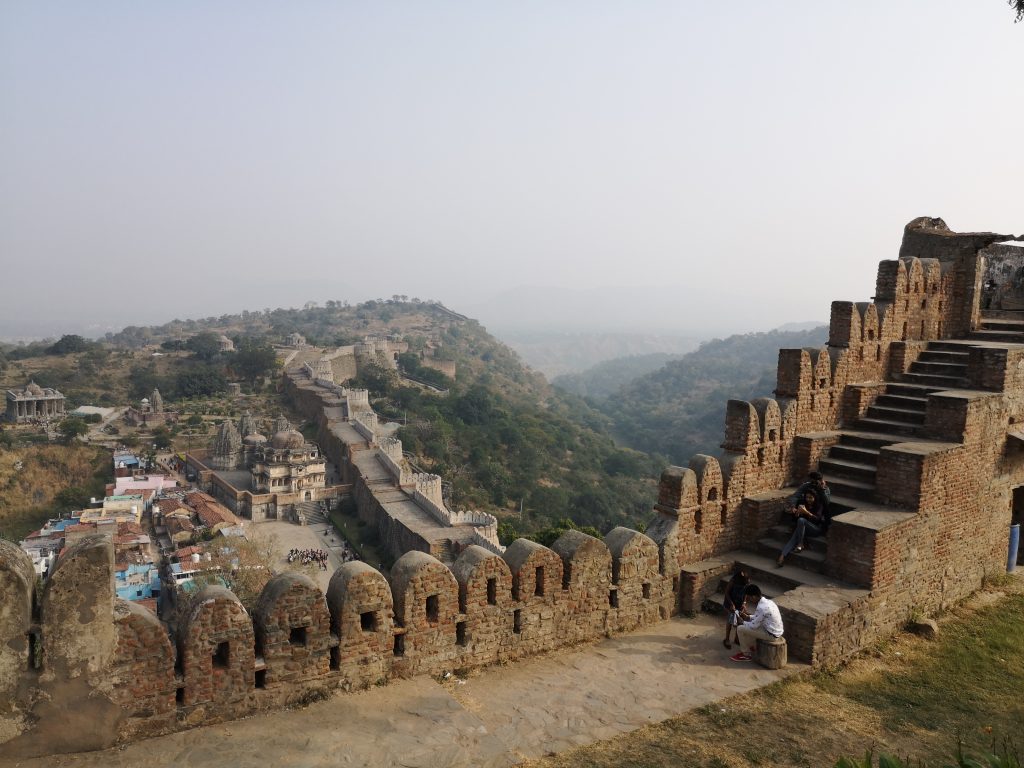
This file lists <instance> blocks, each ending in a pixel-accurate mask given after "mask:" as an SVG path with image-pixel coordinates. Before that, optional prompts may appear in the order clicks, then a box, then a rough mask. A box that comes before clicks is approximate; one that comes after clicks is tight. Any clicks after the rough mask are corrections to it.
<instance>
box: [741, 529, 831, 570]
mask: <svg viewBox="0 0 1024 768" xmlns="http://www.w3.org/2000/svg"><path fill="white" fill-rule="evenodd" d="M787 541H789V536H787V537H786V538H784V539H779V538H775V537H774V536H773V537H766V538H763V539H758V540H757V550H756V552H757V554H759V555H761V556H762V557H769V558H771V559H772V560H775V559H777V558H778V556H779V555H781V554H782V548H783V547H784V546H786V542H787ZM810 541H811V537H810V536H808V537H806V538H805V539H804V547H805V548H804V549H803V550H802V551H800V552H796V551H794V552H790V553H789V555H787V556H786V560H785V562H786V565H792V566H796V567H797V568H802V569H804V570H805V571H811V572H813V573H821V572H822V571H823V569H824V568H825V553H824V552H815V551H814V550H812V549H809V548H807V545H808V544H809V543H810Z"/></svg>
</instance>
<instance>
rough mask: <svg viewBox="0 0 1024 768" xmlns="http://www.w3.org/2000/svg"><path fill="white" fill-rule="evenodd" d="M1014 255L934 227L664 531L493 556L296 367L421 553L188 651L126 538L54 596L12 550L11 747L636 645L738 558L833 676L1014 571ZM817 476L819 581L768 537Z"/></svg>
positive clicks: (336, 397)
mask: <svg viewBox="0 0 1024 768" xmlns="http://www.w3.org/2000/svg"><path fill="white" fill-rule="evenodd" d="M1006 239H1008V238H1007V236H1002V235H993V234H991V233H980V234H968V235H956V234H955V233H951V232H949V230H948V229H947V228H945V225H944V224H943V223H942V222H941V220H933V219H919V220H915V221H914V222H911V224H909V225H908V227H907V231H906V233H905V237H904V242H903V247H902V249H901V254H900V258H899V259H898V260H895V261H886V262H882V264H881V265H880V267H879V270H878V282H877V289H876V296H875V300H874V301H873V302H871V303H863V304H854V303H850V302H836V303H834V304H833V305H832V321H831V329H830V338H829V344H828V346H827V348H823V349H820V350H806V349H802V350H782V351H781V352H780V355H779V368H778V379H777V386H776V391H775V397H774V398H761V399H758V400H754V401H752V402H744V401H735V400H734V401H730V402H729V404H728V408H727V413H726V424H725V438H724V441H723V444H722V453H721V455H720V458H716V457H714V456H711V455H706V454H701V455H698V456H695V457H694V458H693V459H692V460H691V461H690V463H689V466H687V467H669V468H668V469H667V470H666V471H665V472H664V473H663V475H662V477H661V483H660V486H659V494H658V500H657V504H656V505H655V510H654V511H655V518H654V520H653V521H652V522H651V524H650V525H649V527H648V528H647V535H644V534H641V533H638V532H636V531H632V530H628V529H624V528H616V529H615V530H613V531H611V532H609V533H608V535H607V536H605V537H604V540H599V539H595V538H592V537H590V536H587V535H585V534H583V533H580V532H578V531H570V532H568V533H566V534H565V535H564V536H562V537H561V538H560V539H559V540H558V541H557V542H555V543H554V545H553V546H552V547H551V548H550V549H549V548H546V547H543V546H541V545H540V544H537V543H535V542H531V541H527V540H525V539H519V540H517V541H515V542H513V543H512V544H511V545H510V546H509V547H508V548H507V549H505V550H504V551H503V552H500V553H499V552H497V551H494V549H496V547H493V546H492V548H491V549H488V548H485V547H484V546H476V545H474V543H473V542H474V541H477V539H474V538H473V537H474V536H477V537H481V538H482V539H483V540H482V541H481V543H483V544H486V545H493V544H494V542H492V541H490V539H489V538H487V534H489V533H490V531H489V529H488V527H487V525H479V523H484V524H486V523H488V520H487V518H486V517H484V516H482V514H480V513H453V512H450V511H448V510H447V509H446V508H444V504H443V499H442V498H441V493H440V487H439V486H440V478H437V477H436V476H429V475H428V476H424V475H417V474H415V473H413V472H411V470H410V469H409V468H408V466H407V462H406V461H405V459H404V458H403V456H402V451H401V444H400V442H399V441H397V440H391V439H389V438H382V439H381V440H380V444H379V445H378V444H376V443H375V442H374V439H375V438H374V437H368V436H367V432H371V433H373V434H374V435H375V434H376V427H377V425H376V424H374V425H373V427H374V429H373V430H368V429H366V428H367V427H368V426H369V425H368V424H366V423H365V422H364V421H362V419H360V423H361V424H362V426H363V427H364V429H363V430H360V429H359V428H358V426H357V425H356V424H354V423H353V420H352V417H353V415H354V413H355V412H356V411H359V412H364V411H365V412H370V411H367V409H368V407H369V405H368V402H367V403H366V404H365V407H364V404H363V403H362V401H361V398H362V395H361V394H359V393H358V392H357V391H352V393H351V394H350V393H349V391H346V390H344V388H342V387H339V386H337V385H336V384H333V383H331V382H328V381H322V382H317V380H316V379H310V378H309V376H306V375H303V374H295V375H291V374H289V375H288V376H286V387H287V388H288V391H289V394H290V395H291V397H292V398H293V400H294V401H295V403H296V404H297V406H298V407H299V408H301V409H302V410H303V411H304V412H305V413H306V415H307V417H309V418H311V419H314V420H315V421H316V422H317V424H318V425H319V429H320V446H321V449H322V450H323V451H324V453H325V454H327V455H328V456H330V457H331V459H332V460H333V461H334V462H335V463H336V464H337V465H338V466H339V467H340V469H341V471H342V474H343V477H344V480H345V482H346V483H350V484H352V488H353V493H354V495H355V497H356V500H357V506H358V509H359V514H360V515H361V516H362V517H363V518H364V519H366V520H367V521H368V522H371V523H372V524H374V525H375V526H376V527H377V530H378V531H379V532H380V533H381V535H382V536H383V537H384V538H385V540H386V541H388V542H389V543H390V545H391V546H393V547H396V548H398V549H400V550H402V551H405V554H404V555H402V557H400V558H399V559H398V561H397V562H396V563H395V565H394V567H393V568H392V569H391V574H390V580H389V579H386V578H385V577H384V576H383V575H382V574H381V573H379V572H378V571H376V570H374V569H373V568H371V567H370V566H369V565H367V564H365V563H359V562H355V563H347V564H345V565H343V566H342V567H341V568H340V569H339V570H338V571H336V572H335V573H334V575H333V576H332V578H331V581H330V586H329V588H328V591H327V594H326V595H324V594H323V593H321V592H320V591H319V590H318V589H317V588H316V586H315V585H314V584H313V583H312V582H311V581H310V580H309V579H308V578H305V577H303V576H297V575H294V574H281V575H277V576H275V577H274V578H273V579H271V581H270V582H269V583H268V584H267V586H266V588H265V589H264V591H263V594H262V595H261V597H260V599H259V601H258V604H257V606H256V608H255V609H254V611H253V612H252V614H251V615H250V614H249V613H248V612H247V611H246V610H245V609H244V608H243V607H242V605H241V604H240V603H239V601H238V600H237V599H236V598H235V596H234V595H232V594H231V593H230V592H228V591H227V590H225V589H223V588H214V587H208V588H206V589H205V590H204V591H203V592H201V593H200V594H199V595H198V597H197V598H196V600H195V602H194V603H193V606H192V608H191V611H190V613H189V614H188V616H187V618H186V620H185V621H184V622H182V624H181V626H180V627H179V629H178V630H177V633H176V634H175V635H174V636H173V637H169V636H168V634H167V631H166V630H165V628H164V627H163V625H162V624H161V623H160V622H159V621H158V620H157V619H156V617H155V616H153V615H152V614H151V613H149V612H148V611H147V610H146V609H144V608H140V607H138V606H135V605H131V604H128V603H125V602H124V601H121V600H119V599H117V598H116V595H115V593H114V587H113V561H112V556H111V552H110V544H109V543H107V542H105V541H104V540H103V539H101V538H91V539H85V540H83V541H82V542H80V543H79V544H77V545H75V546H74V547H72V548H70V549H69V550H68V551H67V552H66V553H65V554H64V555H63V556H62V558H61V560H60V561H59V563H58V565H57V567H56V569H55V571H54V572H53V575H52V576H51V577H50V580H49V581H48V583H47V584H46V586H45V588H44V589H43V591H42V593H41V594H38V593H37V592H36V586H35V581H34V573H33V570H32V567H31V563H30V562H28V558H27V556H26V555H25V553H23V552H22V551H21V550H20V549H18V548H16V547H14V546H13V545H9V544H7V543H5V542H0V743H3V749H4V752H5V754H9V755H12V756H20V755H32V754H40V753H46V752H61V751H73V750H81V749H92V748H99V747H104V746H108V745H110V744H113V743H116V742H117V741H119V740H127V739H133V738H137V737H141V736H148V735H153V734H156V733H161V732H165V731H171V730H175V729H180V728H185V727H189V726H191V725H195V724H197V723H200V722H202V723H209V722H215V721H218V720H225V719H230V718H234V717H239V716H242V715H244V714H247V713H251V712H254V711H259V710H263V709H269V708H274V707H279V706H282V705H286V704H289V703H294V702H298V701H303V700H307V699H308V697H310V696H313V695H320V694H323V693H326V692H330V691H335V690H338V689H342V690H350V689H355V688H360V687H364V686H367V685H372V684H376V683H379V682H384V681H387V680H389V679H391V678H393V677H403V676H409V675H415V674H422V673H429V674H436V673H438V672H441V671H444V670H449V669H456V668H468V667H474V666H479V665H484V664H491V663H494V662H498V661H505V660H514V659H521V658H524V657H527V656H529V655H531V654H534V653H539V652H543V651H547V650H551V649H555V648H560V647H565V646H567V645H571V644H574V643H579V642H585V641H589V640H594V639H597V638H600V637H604V636H607V635H609V634H612V633H616V632H625V631H630V630H633V629H636V628H638V627H643V626H647V625H650V624H651V623H653V622H656V621H660V620H663V619H666V618H668V617H669V616H671V615H673V614H677V613H679V612H681V611H682V612H686V611H692V610H696V609H697V608H699V607H700V605H701V602H702V601H703V600H704V599H705V598H707V597H708V596H709V595H711V594H712V593H713V592H714V591H715V590H716V589H717V588H718V587H719V584H720V581H721V579H722V577H723V576H724V575H725V574H726V573H728V572H729V571H731V570H732V569H733V568H734V567H735V565H736V564H737V563H742V564H744V565H745V566H746V567H747V568H748V570H750V571H751V572H752V573H753V575H754V581H758V582H761V583H763V584H765V585H766V586H767V585H771V594H773V595H774V597H775V599H776V601H777V602H778V604H779V606H780V608H781V609H782V612H783V616H784V620H785V625H786V639H787V641H788V643H789V653H790V655H791V656H792V657H794V658H797V659H800V660H803V661H808V662H811V663H814V664H830V663H834V662H836V661H840V660H842V659H844V658H846V657H848V656H849V655H850V654H851V653H853V652H855V651H857V650H858V649H860V648H863V647H864V645H865V644H866V643H869V642H871V641H872V640H874V639H876V638H878V637H881V636H883V635H884V634H886V633H889V632H891V631H893V630H894V629H895V628H897V627H898V626H899V625H900V623H901V622H902V621H904V620H905V619H906V618H907V617H908V616H909V615H910V613H911V612H912V611H922V612H925V613H927V612H931V611H934V610H937V609H941V608H944V607H946V606H948V605H950V604H951V603H953V602H955V601H956V600H959V599H961V598H962V597H964V596H966V595H967V594H969V593H970V592H971V591H973V590H975V589H976V588H977V587H978V586H979V585H980V584H981V581H982V579H983V578H984V577H985V576H986V575H987V574H990V573H995V572H999V571H1001V570H1002V569H1003V568H1004V567H1005V560H1006V546H1007V538H1008V535H1009V530H1008V526H1009V523H1010V521H1011V519H1012V516H1013V515H1014V514H1016V515H1017V516H1018V518H1017V519H1018V521H1019V519H1020V518H1021V517H1024V492H1022V493H1019V494H1015V493H1014V491H1015V489H1020V488H1024V431H1021V430H1020V429H1019V424H1020V423H1021V421H1022V419H1024V317H1022V318H1021V319H1019V320H1017V319H1015V318H1016V316H1015V315H1012V312H1013V311H1019V310H1007V311H1002V310H1000V311H1001V312H1002V314H999V315H993V314H992V309H991V307H992V304H993V302H999V303H1001V306H1003V307H1012V306H1015V304H1014V302H1015V301H1016V300H1017V299H1018V298H1019V300H1020V302H1021V307H1024V285H1020V286H1018V285H1016V284H1012V285H1011V284H1010V283H1009V279H1010V278H1009V277H1008V278H1007V283H1006V284H1004V285H995V284H990V283H993V279H992V278H991V276H992V275H997V276H998V275H1006V276H1012V278H1013V279H1014V280H1016V279H1017V278H1016V275H1017V274H1018V272H1019V270H1015V269H1009V268H1007V269H1003V268H1002V267H1001V266H1000V263H1001V262H1000V260H1002V259H1008V258H1012V259H1019V258H1020V256H1019V254H1018V253H1016V252H1015V253H1013V254H1008V253H1007V252H1006V249H1004V248H1003V247H1002V246H999V245H997V243H999V242H1000V241H1002V240H1006ZM1014 291H1018V292H1019V293H1020V294H1021V295H1020V296H1019V297H1017V296H1016V295H1015V294H1014ZM1008 312H1009V313H1010V314H1009V315H1008V314H1007V313H1008ZM1000 324H1001V325H1000ZM354 403H358V408H353V409H352V411H353V412H350V408H352V406H353V404H354ZM371 413H372V412H371ZM851 456H852V457H853V458H851ZM816 468H817V469H821V470H822V471H826V470H827V471H829V472H832V473H835V476H834V477H831V476H830V479H829V483H830V485H831V486H832V490H833V505H834V507H835V508H836V509H837V510H838V511H839V512H840V513H841V514H839V515H838V516H837V517H835V519H834V521H833V524H832V527H831V529H830V531H829V533H828V536H827V539H826V540H825V541H824V542H821V544H820V546H821V548H822V549H821V550H818V551H817V556H818V560H813V559H811V560H808V561H807V562H805V566H806V567H807V568H808V570H801V569H793V568H786V569H785V570H780V571H777V572H776V571H775V569H774V568H772V566H771V560H766V559H765V558H764V557H763V556H762V555H763V554H764V553H763V552H761V550H762V549H763V548H764V547H765V546H766V545H765V540H764V538H763V537H764V536H766V535H767V534H768V533H770V532H771V531H772V529H773V527H774V526H776V525H777V524H778V522H779V519H780V515H781V512H782V509H783V505H784V502H785V499H786V497H788V496H789V495H790V494H791V493H792V491H793V488H792V487H787V486H791V484H793V483H794V482H795V481H797V480H798V479H800V478H802V477H803V476H804V475H805V474H806V473H807V472H808V471H809V470H812V469H816ZM1015 496H1017V497H1019V498H1020V499H1021V501H1020V502H1018V506H1017V507H1016V508H1015V506H1014V497H1015ZM408 505H411V511H410V509H409V508H408ZM421 505H422V506H421ZM424 507H426V509H424ZM415 515H421V516H422V517H423V519H425V520H426V521H427V522H426V523H424V522H423V521H422V520H420V519H419V518H415V519H413V518H414V517H415ZM432 515H433V516H432ZM439 523H447V524H448V525H447V527H446V526H441V530H442V531H443V532H444V533H443V536H452V537H454V536H455V535H456V534H455V533H449V531H454V530H455V529H457V528H458V527H459V525H461V524H463V523H468V524H467V525H464V526H463V527H464V528H465V529H466V530H468V531H471V532H472V533H471V534H470V535H469V537H468V538H466V539H465V540H459V541H458V542H456V543H458V544H459V547H458V548H457V550H456V551H454V552H453V551H451V550H450V549H448V548H447V547H448V545H449V544H450V543H451V542H450V541H449V540H447V539H444V538H440V539H439V538H438V537H437V536H438V534H437V530H436V529H435V528H436V526H437V525H438V524H439ZM481 531H483V533H481ZM439 542H440V543H439ZM811 549H813V548H811ZM822 551H824V554H823V555H822ZM434 554H436V555H438V556H445V557H446V559H448V560H449V561H450V562H451V563H452V564H451V566H450V567H449V566H446V565H445V564H444V563H443V562H441V561H439V560H438V559H437V558H436V557H434V556H433V555H434ZM770 554H771V555H772V557H774V554H775V552H774V551H773V552H771V553H770ZM807 554H808V553H805V554H804V557H806V556H807ZM765 562H768V563H769V565H768V566H767V567H768V568H769V569H770V571H769V572H766V571H759V570H758V569H760V568H762V567H764V563H765ZM811 565H814V569H810V566H811Z"/></svg>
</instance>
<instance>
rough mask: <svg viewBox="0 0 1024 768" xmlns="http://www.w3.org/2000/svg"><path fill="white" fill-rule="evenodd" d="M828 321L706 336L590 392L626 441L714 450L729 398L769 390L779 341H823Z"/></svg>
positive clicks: (685, 456)
mask: <svg viewBox="0 0 1024 768" xmlns="http://www.w3.org/2000/svg"><path fill="white" fill-rule="evenodd" d="M827 338H828V327H827V326H824V325H822V326H818V327H816V328H814V329H811V330H807V331H770V332H768V333H748V334H744V335H738V336H730V337H728V338H726V339H715V340H713V341H709V342H706V343H704V344H702V345H701V346H700V348H699V349H697V350H696V351H694V352H691V353H689V354H688V355H685V356H684V357H682V358H681V359H679V360H675V361H672V362H669V363H667V364H666V365H664V366H663V367H661V368H659V369H658V370H656V371H652V372H651V373H648V374H646V375H644V376H641V377H639V378H637V379H635V380H633V381H632V382H630V383H629V384H626V385H625V386H623V387H622V388H621V389H619V390H618V391H617V392H616V393H614V394H613V395H612V396H610V397H606V398H604V399H590V400H589V401H588V402H590V404H591V405H593V406H595V407H597V408H599V409H600V410H601V411H602V412H604V413H605V414H606V415H607V416H608V417H609V418H610V419H611V421H612V424H613V425H614V426H613V430H614V433H615V436H616V438H617V439H618V440H620V441H621V442H622V443H624V444H625V445H628V446H630V447H631V448H635V449H637V450H639V451H644V452H647V453H657V454H660V455H662V456H665V457H667V458H668V459H669V460H670V461H671V462H673V463H676V464H679V463H685V462H687V461H689V459H690V457H691V456H692V455H693V454H694V453H711V454H717V453H718V452H719V446H720V444H721V442H722V437H723V430H724V424H725V404H726V402H727V401H728V400H729V399H733V398H738V399H743V400H749V399H751V398H754V397H762V396H765V395H770V394H771V392H772V390H773V389H774V388H775V374H776V366H777V362H778V351H779V349H785V348H796V347H818V346H821V345H823V344H825V342H826V340H827Z"/></svg>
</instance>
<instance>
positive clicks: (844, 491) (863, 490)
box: [821, 472, 875, 501]
mask: <svg viewBox="0 0 1024 768" xmlns="http://www.w3.org/2000/svg"><path fill="white" fill-rule="evenodd" d="M821 475H822V477H824V478H825V482H826V483H828V485H829V487H830V488H831V489H832V493H833V494H835V495H837V496H841V497H849V498H851V499H859V500H861V501H871V500H872V499H874V498H875V484H874V483H868V482H864V481H863V480H851V479H849V478H846V477H839V476H838V475H832V474H826V473H825V472H822V473H821Z"/></svg>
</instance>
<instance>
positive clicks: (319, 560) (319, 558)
mask: <svg viewBox="0 0 1024 768" xmlns="http://www.w3.org/2000/svg"><path fill="white" fill-rule="evenodd" d="M327 557H328V553H327V552H324V550H322V549H297V548H295V549H291V550H289V552H288V562H289V563H302V564H303V565H314V564H315V565H317V566H319V568H320V570H321V571H326V570H327Z"/></svg>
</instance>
